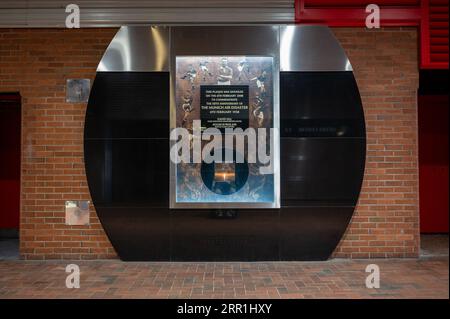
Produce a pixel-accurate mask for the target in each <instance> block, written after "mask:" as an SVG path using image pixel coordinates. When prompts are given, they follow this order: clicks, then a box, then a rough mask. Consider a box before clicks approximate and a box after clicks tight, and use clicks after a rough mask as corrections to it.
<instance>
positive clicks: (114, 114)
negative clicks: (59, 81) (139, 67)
mask: <svg viewBox="0 0 450 319" xmlns="http://www.w3.org/2000/svg"><path fill="white" fill-rule="evenodd" d="M168 132H169V73H165V72H98V73H97V76H96V78H95V81H94V84H93V86H92V90H91V95H90V97H89V107H88V109H87V111H86V124H85V138H87V139H90V138H167V137H168Z"/></svg>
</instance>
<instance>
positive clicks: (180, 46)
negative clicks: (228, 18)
mask: <svg viewBox="0 0 450 319" xmlns="http://www.w3.org/2000/svg"><path fill="white" fill-rule="evenodd" d="M171 29H172V32H171V33H172V34H171V55H172V57H174V56H177V55H178V56H179V55H259V56H273V57H276V56H278V51H279V44H278V33H279V26H278V25H262V26H249V25H247V26H174V27H172V28H171Z"/></svg>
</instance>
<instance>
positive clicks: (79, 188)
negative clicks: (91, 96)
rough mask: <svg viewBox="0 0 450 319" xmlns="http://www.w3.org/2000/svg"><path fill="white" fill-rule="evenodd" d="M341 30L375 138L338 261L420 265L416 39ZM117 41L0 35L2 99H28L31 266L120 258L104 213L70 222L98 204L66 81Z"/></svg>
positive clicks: (83, 34)
mask: <svg viewBox="0 0 450 319" xmlns="http://www.w3.org/2000/svg"><path fill="white" fill-rule="evenodd" d="M334 31H335V33H336V35H337V37H338V38H339V40H340V41H341V43H342V44H343V46H344V48H345V50H346V51H347V54H348V55H349V58H350V60H351V62H352V64H353V68H354V69H355V75H356V79H357V81H358V85H359V87H360V91H361V96H362V99H363V105H364V109H365V114H366V124H367V137H368V146H367V164H366V175H365V180H364V186H363V191H362V194H361V197H360V201H359V205H358V208H357V211H356V213H355V215H354V217H353V220H352V222H351V225H350V227H349V229H348V230H347V233H346V235H345V237H344V239H343V240H342V242H341V243H340V245H339V247H338V248H337V250H336V252H335V256H336V257H351V258H363V257H407V256H408V257H409V256H417V254H418V245H419V242H418V241H419V236H418V235H419V228H418V227H419V226H418V225H419V223H418V168H417V107H416V89H417V86H418V66H417V63H418V62H417V59H418V57H417V32H416V30H415V29H400V28H393V29H384V30H377V31H372V30H371V31H368V30H362V29H356V28H355V29H352V28H345V29H335V30H334ZM115 32H116V29H80V30H63V29H0V92H7V91H18V92H20V94H21V95H22V97H23V99H22V123H23V127H22V177H21V218H20V227H21V228H20V236H21V242H20V250H21V256H22V257H23V258H24V259H53V258H56V259H61V258H64V259H96V258H115V257H116V253H115V251H114V249H113V248H112V246H111V244H110V243H109V241H108V238H107V237H106V235H105V233H104V231H103V229H102V227H101V224H100V223H99V221H98V218H97V216H96V215H95V213H93V214H91V225H90V226H66V225H65V223H64V202H65V201H66V200H76V199H84V200H90V196H89V190H88V187H87V182H86V176H85V172H84V164H83V124H84V114H85V108H86V105H85V104H70V103H66V102H65V81H66V79H68V78H90V79H91V80H92V79H93V78H94V76H95V69H96V67H97V64H98V62H99V60H100V58H101V56H102V54H103V52H104V50H105V49H106V47H107V45H108V43H109V42H110V40H111V39H112V37H113V36H114V34H115ZM91 211H92V212H93V211H94V208H93V207H92V206H91Z"/></svg>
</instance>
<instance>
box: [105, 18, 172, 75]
mask: <svg viewBox="0 0 450 319" xmlns="http://www.w3.org/2000/svg"><path fill="white" fill-rule="evenodd" d="M169 36H170V29H169V27H163V26H123V27H121V28H120V29H119V31H118V32H117V34H116V36H115V37H114V39H113V40H112V41H111V43H110V45H109V46H108V48H107V49H106V52H105V54H104V55H103V58H102V59H101V61H100V63H99V65H98V68H97V72H155V71H169Z"/></svg>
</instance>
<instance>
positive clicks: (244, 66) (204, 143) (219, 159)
mask: <svg viewBox="0 0 450 319" xmlns="http://www.w3.org/2000/svg"><path fill="white" fill-rule="evenodd" d="M175 70H176V74H175V102H176V103H175V116H174V118H175V128H182V129H184V130H185V132H186V133H184V135H185V136H186V135H189V136H190V141H189V142H188V143H187V144H185V145H189V150H190V152H191V153H190V156H189V158H190V162H186V161H181V162H179V163H177V164H175V174H174V175H175V176H174V178H173V179H172V180H171V183H172V184H175V185H171V187H172V191H174V192H175V194H174V196H173V197H172V200H174V202H171V206H172V207H177V208H190V207H205V208H214V207H228V208H229V207H261V208H262V207H275V206H276V205H277V204H276V199H277V197H278V196H277V194H276V192H277V191H278V190H277V189H276V188H275V173H274V172H273V171H272V172H269V173H267V172H264V170H263V169H262V167H264V166H267V163H262V162H261V161H260V158H259V154H250V153H249V152H250V149H252V147H254V148H253V150H254V151H257V150H258V151H259V148H258V147H257V146H256V144H257V143H263V144H264V146H265V147H266V152H267V154H270V153H271V152H273V151H274V149H271V147H273V145H271V143H270V139H271V137H273V136H272V129H273V128H274V127H275V125H274V124H275V123H274V111H275V109H274V92H273V86H274V85H273V81H274V79H273V74H274V61H273V57H265V56H251V57H247V56H177V57H176V68H175ZM262 130H264V133H265V134H266V136H265V137H264V138H263V139H261V140H259V139H258V136H259V135H258V134H259V133H260V132H261V131H262ZM252 134H253V135H252ZM205 136H207V137H206V138H205ZM230 136H232V137H231V139H230V140H229V141H231V144H230V143H228V142H226V139H227V137H230ZM236 136H241V137H242V141H245V146H244V147H243V148H238V147H237V146H238V142H237V137H236ZM252 138H253V139H252ZM177 142H178V141H177ZM249 143H253V144H252V147H250V146H249ZM211 144H214V145H215V146H217V145H220V146H221V147H219V148H217V147H216V148H214V150H212V151H210V148H211ZM230 145H231V146H230ZM196 147H197V148H196ZM273 148H275V147H273ZM205 150H208V151H207V152H206V151H205ZM205 153H208V154H210V155H211V156H213V157H214V160H212V161H207V160H206V159H205V158H204V155H205ZM196 154H197V155H198V156H197V157H196ZM227 154H228V155H231V156H232V157H231V161H230V158H229V157H227V156H228V155H227ZM200 155H203V156H202V157H201V161H197V162H196V161H195V158H197V159H198V158H199V156H200ZM184 158H185V159H186V158H187V157H186V156H185V157H184ZM272 164H273V163H272ZM184 204H186V205H184ZM196 204H199V205H198V206H197V205H196ZM258 204H261V205H259V206H258ZM252 205H253V206H252Z"/></svg>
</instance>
